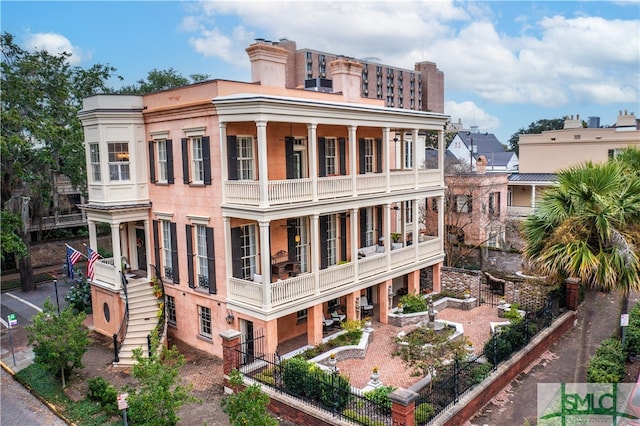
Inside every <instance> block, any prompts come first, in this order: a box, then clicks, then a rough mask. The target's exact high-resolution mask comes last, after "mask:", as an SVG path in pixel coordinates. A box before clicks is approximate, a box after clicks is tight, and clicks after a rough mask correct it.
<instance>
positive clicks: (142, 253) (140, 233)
mask: <svg viewBox="0 0 640 426" xmlns="http://www.w3.org/2000/svg"><path fill="white" fill-rule="evenodd" d="M136 254H137V256H138V269H140V270H142V271H146V270H147V247H146V244H145V238H144V229H140V228H136Z"/></svg>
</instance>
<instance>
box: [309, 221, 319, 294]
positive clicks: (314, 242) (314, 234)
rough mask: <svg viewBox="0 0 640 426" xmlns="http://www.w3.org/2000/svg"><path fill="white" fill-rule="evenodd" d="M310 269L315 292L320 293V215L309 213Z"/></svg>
mask: <svg viewBox="0 0 640 426" xmlns="http://www.w3.org/2000/svg"><path fill="white" fill-rule="evenodd" d="M310 238H311V244H310V247H311V270H312V271H313V276H314V279H313V280H314V283H315V285H314V287H315V293H316V294H320V215H319V214H318V213H314V214H312V215H311V236H310Z"/></svg>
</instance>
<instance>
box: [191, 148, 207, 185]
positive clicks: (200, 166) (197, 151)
mask: <svg viewBox="0 0 640 426" xmlns="http://www.w3.org/2000/svg"><path fill="white" fill-rule="evenodd" d="M188 140H189V142H188V143H189V153H190V158H189V162H190V163H191V170H190V172H191V176H190V177H191V183H194V184H196V185H204V153H203V148H202V136H189V138H188Z"/></svg>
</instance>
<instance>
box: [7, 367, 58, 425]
mask: <svg viewBox="0 0 640 426" xmlns="http://www.w3.org/2000/svg"><path fill="white" fill-rule="evenodd" d="M1 374H2V402H1V405H2V410H0V424H2V426H24V425H29V426H40V425H42V426H45V425H46V426H65V425H66V423H65V422H63V421H62V420H60V418H59V417H58V416H56V415H55V414H53V413H52V412H51V410H49V408H48V407H47V406H46V405H44V404H43V403H42V402H41V401H40V400H39V399H38V398H36V397H35V396H33V395H31V393H30V392H29V391H28V390H26V389H25V388H24V387H22V385H21V384H20V383H18V382H16V381H15V380H13V378H12V377H11V376H10V375H9V374H8V373H7V372H6V371H4V370H2V373H1Z"/></svg>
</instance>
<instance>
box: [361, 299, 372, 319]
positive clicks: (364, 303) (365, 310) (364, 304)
mask: <svg viewBox="0 0 640 426" xmlns="http://www.w3.org/2000/svg"><path fill="white" fill-rule="evenodd" d="M360 312H361V313H362V314H369V315H373V305H371V304H370V303H369V301H368V300H367V297H366V296H360Z"/></svg>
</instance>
